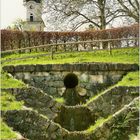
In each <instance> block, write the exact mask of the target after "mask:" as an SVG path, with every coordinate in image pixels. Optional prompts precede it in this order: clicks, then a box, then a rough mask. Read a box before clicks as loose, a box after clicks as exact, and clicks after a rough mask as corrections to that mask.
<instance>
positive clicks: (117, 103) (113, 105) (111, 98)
mask: <svg viewBox="0 0 140 140" xmlns="http://www.w3.org/2000/svg"><path fill="white" fill-rule="evenodd" d="M138 96H139V87H120V86H119V87H114V88H112V89H110V90H109V91H107V92H105V93H104V94H102V95H101V96H99V97H97V98H96V99H94V100H93V101H91V102H89V103H88V104H87V107H88V108H89V109H90V110H91V112H92V113H93V114H94V116H95V120H96V119H97V118H99V117H105V118H106V117H107V116H109V115H111V114H113V113H115V112H116V111H118V110H119V109H121V108H122V107H124V106H125V105H126V104H128V103H130V102H131V101H132V100H133V99H134V98H136V97H138Z"/></svg>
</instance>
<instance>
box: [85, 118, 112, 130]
mask: <svg viewBox="0 0 140 140" xmlns="http://www.w3.org/2000/svg"><path fill="white" fill-rule="evenodd" d="M111 118H112V116H109V117H107V118H106V119H105V118H99V119H98V120H97V121H96V122H95V124H94V125H91V126H90V127H89V128H88V129H87V130H85V133H92V132H93V131H94V130H95V129H96V128H97V127H99V126H102V125H103V124H104V123H105V122H107V121H108V120H109V119H111Z"/></svg>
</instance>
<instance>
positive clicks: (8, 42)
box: [1, 24, 139, 51]
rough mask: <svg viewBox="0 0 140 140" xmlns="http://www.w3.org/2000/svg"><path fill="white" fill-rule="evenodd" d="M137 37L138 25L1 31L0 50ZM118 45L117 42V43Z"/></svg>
mask: <svg viewBox="0 0 140 140" xmlns="http://www.w3.org/2000/svg"><path fill="white" fill-rule="evenodd" d="M138 36H139V24H134V25H132V26H128V27H121V28H113V29H106V30H97V31H84V32H39V31H38V32H33V31H23V32H21V31H12V30H1V46H2V47H1V50H2V51H4V50H12V49H17V48H21V47H22V48H23V47H30V46H37V45H43V44H50V43H66V42H71V41H73V42H77V41H85V40H86V41H88V40H89V41H90V40H99V39H116V38H130V37H132V38H133V37H138ZM117 43H118V42H117Z"/></svg>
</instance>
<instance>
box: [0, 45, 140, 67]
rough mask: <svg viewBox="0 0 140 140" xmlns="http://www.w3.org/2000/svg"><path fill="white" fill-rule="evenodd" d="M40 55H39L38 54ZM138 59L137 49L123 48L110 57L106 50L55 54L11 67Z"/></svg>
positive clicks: (134, 60) (121, 61) (124, 61)
mask: <svg viewBox="0 0 140 140" xmlns="http://www.w3.org/2000/svg"><path fill="white" fill-rule="evenodd" d="M40 54H41V53H40ZM25 55H26V56H28V55H32V53H30V54H21V55H19V54H14V55H8V56H6V57H4V58H2V59H1V60H5V59H9V58H17V57H22V56H25ZM138 59H139V49H138V48H125V49H115V50H112V55H109V52H108V51H107V50H100V51H95V52H93V51H92V52H71V53H64V54H55V55H54V59H53V60H51V57H50V56H43V57H39V58H30V59H29V58H28V59H26V60H14V61H13V62H14V63H13V65H19V64H20V65H23V64H64V63H82V62H113V63H137V64H138ZM4 65H11V62H5V63H4Z"/></svg>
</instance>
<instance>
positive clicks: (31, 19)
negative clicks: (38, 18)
mask: <svg viewBox="0 0 140 140" xmlns="http://www.w3.org/2000/svg"><path fill="white" fill-rule="evenodd" d="M30 21H31V22H33V21H34V17H33V14H30Z"/></svg>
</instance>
